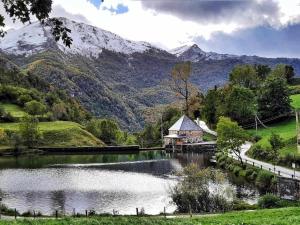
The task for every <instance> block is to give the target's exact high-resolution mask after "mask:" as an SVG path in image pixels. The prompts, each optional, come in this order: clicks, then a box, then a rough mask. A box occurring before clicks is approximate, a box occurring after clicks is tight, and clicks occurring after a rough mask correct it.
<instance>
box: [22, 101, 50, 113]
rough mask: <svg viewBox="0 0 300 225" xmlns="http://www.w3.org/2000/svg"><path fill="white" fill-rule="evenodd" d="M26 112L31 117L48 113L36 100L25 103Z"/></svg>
mask: <svg viewBox="0 0 300 225" xmlns="http://www.w3.org/2000/svg"><path fill="white" fill-rule="evenodd" d="M25 111H26V112H28V113H29V114H30V115H41V114H44V113H45V112H46V106H45V105H44V104H42V103H40V102H38V101H36V100H32V101H30V102H27V103H25Z"/></svg>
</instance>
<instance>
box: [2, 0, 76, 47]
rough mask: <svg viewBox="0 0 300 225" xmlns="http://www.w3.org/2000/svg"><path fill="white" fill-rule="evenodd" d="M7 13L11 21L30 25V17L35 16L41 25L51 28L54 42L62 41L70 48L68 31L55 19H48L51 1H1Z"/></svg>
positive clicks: (3, 22)
mask: <svg viewBox="0 0 300 225" xmlns="http://www.w3.org/2000/svg"><path fill="white" fill-rule="evenodd" d="M1 1H2V3H3V6H4V10H5V13H7V14H8V15H9V16H10V17H11V18H12V19H13V21H14V22H15V21H17V20H18V21H20V22H22V23H23V24H24V23H27V22H28V23H30V22H31V18H32V16H35V17H36V18H37V19H38V20H39V21H40V22H41V23H42V24H43V25H46V26H49V27H50V28H51V31H52V34H53V36H54V38H55V40H56V41H59V40H60V39H62V41H63V43H64V44H65V45H66V46H68V47H70V45H71V44H72V41H73V40H72V38H71V37H70V36H69V33H70V32H71V30H70V29H68V28H67V27H65V26H64V25H63V23H62V21H60V20H59V19H57V18H49V14H50V12H51V10H52V0H1ZM4 20H5V19H4V16H3V15H0V27H5V21H4ZM5 33H6V32H5V31H4V29H0V36H1V37H4V35H5Z"/></svg>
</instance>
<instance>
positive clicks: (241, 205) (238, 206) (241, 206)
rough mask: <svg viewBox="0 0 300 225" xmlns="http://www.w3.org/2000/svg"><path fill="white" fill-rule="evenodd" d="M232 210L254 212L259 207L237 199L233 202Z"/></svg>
mask: <svg viewBox="0 0 300 225" xmlns="http://www.w3.org/2000/svg"><path fill="white" fill-rule="evenodd" d="M232 209H233V210H254V209H257V205H250V204H249V203H247V202H245V201H242V200H240V199H236V200H234V201H233V205H232Z"/></svg>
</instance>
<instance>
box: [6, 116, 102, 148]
mask: <svg viewBox="0 0 300 225" xmlns="http://www.w3.org/2000/svg"><path fill="white" fill-rule="evenodd" d="M19 125H20V124H19V123H0V128H3V129H4V130H9V131H17V130H18V129H19ZM39 130H40V131H41V132H42V134H43V143H42V146H51V147H74V146H103V145H104V144H103V142H102V141H100V140H99V139H97V138H96V137H95V136H93V135H92V134H91V133H89V132H88V131H86V130H84V129H83V127H82V126H81V125H80V124H78V123H75V122H70V121H55V122H40V123H39Z"/></svg>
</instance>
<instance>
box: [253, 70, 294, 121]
mask: <svg viewBox="0 0 300 225" xmlns="http://www.w3.org/2000/svg"><path fill="white" fill-rule="evenodd" d="M290 111H291V105H290V98H289V89H288V85H287V82H286V80H285V79H284V78H283V77H281V76H275V75H270V76H269V77H268V78H267V79H266V81H265V82H264V83H263V85H262V87H261V88H260V91H259V93H258V112H259V115H260V116H261V117H262V118H269V117H274V116H277V115H282V114H286V113H289V112H290Z"/></svg>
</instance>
